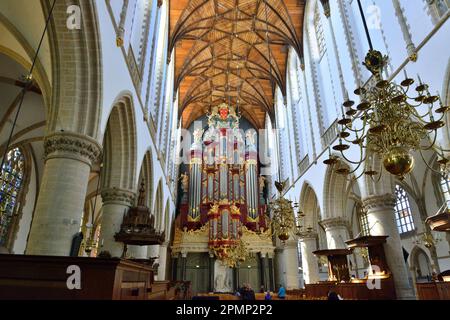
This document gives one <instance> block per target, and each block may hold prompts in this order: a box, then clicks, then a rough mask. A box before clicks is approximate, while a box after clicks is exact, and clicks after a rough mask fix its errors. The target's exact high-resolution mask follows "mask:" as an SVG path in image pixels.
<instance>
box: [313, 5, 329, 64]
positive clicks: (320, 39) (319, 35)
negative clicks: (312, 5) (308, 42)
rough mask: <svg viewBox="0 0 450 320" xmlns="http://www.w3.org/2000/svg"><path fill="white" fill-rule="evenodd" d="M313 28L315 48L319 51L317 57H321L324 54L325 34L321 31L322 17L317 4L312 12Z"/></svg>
mask: <svg viewBox="0 0 450 320" xmlns="http://www.w3.org/2000/svg"><path fill="white" fill-rule="evenodd" d="M314 29H315V31H316V39H317V49H318V51H319V57H320V58H322V57H323V55H324V54H325V51H326V47H325V35H324V33H323V26H322V19H321V17H320V10H319V6H317V7H316V10H315V12H314Z"/></svg>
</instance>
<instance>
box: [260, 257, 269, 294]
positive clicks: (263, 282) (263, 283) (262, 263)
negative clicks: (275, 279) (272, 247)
mask: <svg viewBox="0 0 450 320" xmlns="http://www.w3.org/2000/svg"><path fill="white" fill-rule="evenodd" d="M259 259H260V266H261V267H260V272H261V286H263V287H264V290H267V288H268V286H267V277H266V260H267V259H266V253H263V252H261V253H260V256H259Z"/></svg>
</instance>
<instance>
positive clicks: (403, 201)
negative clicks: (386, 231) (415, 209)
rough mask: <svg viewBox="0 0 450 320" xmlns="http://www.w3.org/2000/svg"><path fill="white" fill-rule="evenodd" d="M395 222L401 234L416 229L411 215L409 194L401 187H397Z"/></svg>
mask: <svg viewBox="0 0 450 320" xmlns="http://www.w3.org/2000/svg"><path fill="white" fill-rule="evenodd" d="M395 197H396V203H395V220H396V222H397V228H398V231H399V233H400V234H402V233H406V232H410V231H413V230H414V229H415V228H416V227H415V225H414V221H413V218H412V214H411V206H410V204H409V199H408V193H406V191H405V190H404V189H403V188H402V187H400V186H399V185H396V186H395Z"/></svg>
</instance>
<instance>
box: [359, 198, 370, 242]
mask: <svg viewBox="0 0 450 320" xmlns="http://www.w3.org/2000/svg"><path fill="white" fill-rule="evenodd" d="M356 214H357V217H358V221H359V228H360V232H361V236H369V235H370V227H369V219H368V218H367V211H365V210H364V208H363V207H362V206H361V205H360V204H358V205H356Z"/></svg>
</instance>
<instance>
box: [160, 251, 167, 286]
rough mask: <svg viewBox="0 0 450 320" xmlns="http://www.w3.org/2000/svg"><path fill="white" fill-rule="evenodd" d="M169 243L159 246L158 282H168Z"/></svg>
mask: <svg viewBox="0 0 450 320" xmlns="http://www.w3.org/2000/svg"><path fill="white" fill-rule="evenodd" d="M167 246H168V244H167V243H163V244H162V245H160V246H159V268H158V280H159V281H163V280H166V270H167Z"/></svg>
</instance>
